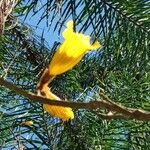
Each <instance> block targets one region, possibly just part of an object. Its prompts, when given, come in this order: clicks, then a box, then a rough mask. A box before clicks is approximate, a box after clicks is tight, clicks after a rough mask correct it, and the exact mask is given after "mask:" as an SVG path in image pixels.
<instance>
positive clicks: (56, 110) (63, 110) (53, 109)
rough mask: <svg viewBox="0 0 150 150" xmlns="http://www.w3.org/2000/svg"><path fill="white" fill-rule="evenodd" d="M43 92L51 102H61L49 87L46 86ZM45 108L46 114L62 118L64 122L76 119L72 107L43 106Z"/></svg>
mask: <svg viewBox="0 0 150 150" xmlns="http://www.w3.org/2000/svg"><path fill="white" fill-rule="evenodd" d="M41 92H42V93H44V95H45V96H46V98H49V99H50V100H60V98H59V97H57V96H56V95H55V94H53V93H52V92H51V91H50V89H49V87H48V86H44V87H43V89H42V91H41ZM43 108H44V110H45V111H46V112H48V113H49V114H51V115H52V116H54V117H57V118H60V119H62V120H63V121H68V120H69V119H73V118H74V113H73V111H72V109H71V108H70V107H62V106H53V105H48V104H43Z"/></svg>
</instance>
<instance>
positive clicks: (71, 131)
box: [0, 0, 150, 150]
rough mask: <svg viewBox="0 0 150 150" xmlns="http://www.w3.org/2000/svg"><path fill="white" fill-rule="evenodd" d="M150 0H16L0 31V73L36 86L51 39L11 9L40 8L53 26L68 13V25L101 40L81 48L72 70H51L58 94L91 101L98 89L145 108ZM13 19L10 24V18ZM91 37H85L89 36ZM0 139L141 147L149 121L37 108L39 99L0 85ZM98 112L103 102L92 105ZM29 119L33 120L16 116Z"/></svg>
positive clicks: (38, 144) (149, 93)
mask: <svg viewBox="0 0 150 150" xmlns="http://www.w3.org/2000/svg"><path fill="white" fill-rule="evenodd" d="M149 8H150V2H149V1H146V0H125V1H122V0H109V1H105V0H90V1H88V0H65V1H60V3H59V1H55V0H52V1H51V0H45V1H43V3H40V1H39V0H30V1H26V3H25V2H24V1H22V0H20V1H19V2H18V5H17V6H16V7H15V9H14V11H13V14H12V15H14V16H16V17H14V16H13V17H11V19H12V20H11V19H10V20H8V22H7V24H6V30H5V34H4V35H3V36H1V37H0V75H1V76H2V77H3V78H5V79H7V80H9V81H11V82H13V83H14V84H16V85H18V86H20V87H22V88H23V89H25V90H28V91H32V92H34V93H35V92H36V84H37V82H38V79H39V78H40V76H41V73H42V71H43V70H44V68H45V67H46V66H47V65H48V63H49V61H50V60H51V58H52V56H53V54H54V52H55V50H56V49H57V47H58V46H59V43H58V41H56V43H54V45H51V47H50V48H49V47H48V44H47V43H46V41H44V40H43V39H44V37H37V36H36V35H34V34H33V30H32V28H31V27H30V26H27V25H26V24H24V23H21V22H20V21H18V22H17V19H16V18H18V16H25V17H27V16H28V15H29V14H30V13H32V15H33V16H36V15H37V14H38V15H39V14H41V16H40V17H39V21H38V24H40V22H41V21H42V20H45V19H46V24H47V26H48V27H49V28H50V30H53V31H54V32H55V33H57V34H60V33H61V32H62V29H63V28H64V25H65V24H66V21H67V20H68V19H71V18H72V19H73V20H74V22H75V27H74V28H75V30H77V31H82V32H84V33H86V34H90V35H91V36H92V38H93V41H94V40H96V39H97V40H99V41H100V42H101V44H102V45H103V47H102V49H101V50H98V51H96V52H91V53H89V54H87V55H86V56H85V57H84V59H83V60H82V61H81V62H80V63H79V64H78V65H77V66H76V67H75V68H73V70H71V71H68V72H67V73H65V74H63V75H61V76H58V77H57V78H56V79H55V80H54V82H52V84H51V86H52V90H53V91H54V93H56V94H57V95H58V96H60V97H61V98H63V99H65V98H66V99H69V100H71V101H90V100H93V99H96V100H99V99H101V97H100V95H99V92H101V91H103V92H105V93H106V94H107V95H108V96H109V97H110V98H111V99H112V100H114V101H115V102H118V103H121V104H122V105H124V106H128V107H132V108H140V109H144V110H147V111H150V61H149V60H150V58H149V57H150V52H149V49H150V43H149V41H150V36H149V35H150V34H149V31H150V30H149V21H150V18H149V16H150V11H149ZM13 20H15V21H16V24H15V25H13V24H12V22H13ZM91 42H92V41H91ZM0 93H1V94H0V147H2V148H8V149H11V148H12V149H17V148H18V147H20V146H24V147H25V149H31V148H33V149H37V150H38V149H39V150H42V149H56V150H57V149H62V150H64V149H65V150H70V149H79V150H80V149H81V150H99V149H104V150H120V149H121V150H123V149H125V150H128V149H131V150H134V149H139V150H148V149H149V147H150V140H149V139H150V123H149V122H138V121H135V120H125V119H116V120H105V119H102V118H100V117H98V116H96V115H95V114H93V113H91V112H88V111H85V110H78V111H77V110H75V113H76V117H75V119H74V120H73V121H72V122H71V123H62V122H60V121H59V120H58V119H56V118H52V117H51V116H49V115H48V114H46V113H44V111H43V108H42V106H41V105H40V104H38V103H33V102H30V101H28V100H27V99H26V98H24V97H21V96H20V95H16V94H15V93H13V92H12V91H9V90H7V89H5V88H4V87H0ZM99 111H100V112H103V111H106V110H99ZM27 120H32V121H33V122H34V124H33V125H32V126H22V125H21V122H23V121H27Z"/></svg>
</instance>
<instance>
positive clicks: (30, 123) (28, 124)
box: [20, 121, 33, 126]
mask: <svg viewBox="0 0 150 150" xmlns="http://www.w3.org/2000/svg"><path fill="white" fill-rule="evenodd" d="M20 125H25V126H31V125H33V121H24V122H21V124H20Z"/></svg>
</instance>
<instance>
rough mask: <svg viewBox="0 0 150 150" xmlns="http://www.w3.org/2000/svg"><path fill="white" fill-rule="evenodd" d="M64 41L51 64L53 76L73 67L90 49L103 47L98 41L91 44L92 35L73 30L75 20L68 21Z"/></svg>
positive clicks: (50, 71)
mask: <svg viewBox="0 0 150 150" xmlns="http://www.w3.org/2000/svg"><path fill="white" fill-rule="evenodd" d="M63 37H64V42H63V44H62V45H61V46H60V47H59V49H58V50H57V52H56V53H55V54H54V57H53V58H52V61H51V63H50V65H49V74H50V75H52V76H55V75H59V74H62V73H64V72H66V71H68V70H70V69H72V68H73V67H74V66H75V65H76V64H77V63H79V61H80V60H81V59H82V57H83V56H84V55H85V54H86V52H87V51H89V50H94V49H98V48H100V47H101V45H100V44H99V42H98V41H96V42H95V43H94V44H92V45H91V44H90V36H86V35H84V34H82V33H76V32H74V31H73V21H69V22H68V23H67V28H66V29H65V30H64V32H63Z"/></svg>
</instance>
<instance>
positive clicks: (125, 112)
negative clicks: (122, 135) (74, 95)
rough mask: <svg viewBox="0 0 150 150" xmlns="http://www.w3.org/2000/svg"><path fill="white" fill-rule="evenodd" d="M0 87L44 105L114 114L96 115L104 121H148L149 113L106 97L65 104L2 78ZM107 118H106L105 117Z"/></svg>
mask: <svg viewBox="0 0 150 150" xmlns="http://www.w3.org/2000/svg"><path fill="white" fill-rule="evenodd" d="M0 85H1V86H4V87H6V88H8V89H10V90H12V91H14V92H15V93H16V94H19V95H22V96H24V97H26V98H28V99H30V100H32V101H34V102H40V103H42V104H43V103H44V104H49V105H57V106H64V107H71V108H76V109H88V110H90V111H93V110H96V109H101V108H103V109H107V110H108V111H111V112H115V113H114V114H115V115H114V114H112V115H111V117H110V116H108V115H107V114H100V113H97V115H99V116H101V117H102V116H103V117H105V118H106V119H109V118H111V119H113V118H121V117H122V118H127V119H136V120H141V121H150V112H146V111H144V110H140V109H132V108H127V107H124V106H121V105H119V104H116V103H114V102H113V101H111V100H110V99H108V98H107V97H105V98H104V97H103V99H104V100H100V101H90V102H88V103H81V102H67V101H57V100H49V99H47V98H45V97H42V96H37V95H35V94H33V93H31V92H26V91H24V90H23V89H21V88H19V87H17V86H15V85H14V84H12V83H10V82H8V81H5V80H4V79H3V78H0ZM107 116H108V117H107Z"/></svg>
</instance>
